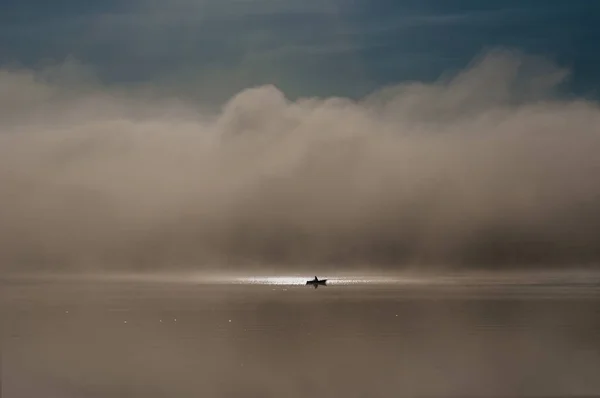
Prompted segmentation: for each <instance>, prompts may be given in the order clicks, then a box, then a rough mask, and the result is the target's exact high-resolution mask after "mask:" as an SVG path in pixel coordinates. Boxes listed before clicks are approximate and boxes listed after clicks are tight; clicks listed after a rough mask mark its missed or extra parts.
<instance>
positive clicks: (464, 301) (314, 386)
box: [1, 278, 600, 398]
mask: <svg viewBox="0 0 600 398" xmlns="http://www.w3.org/2000/svg"><path fill="white" fill-rule="evenodd" d="M304 279H307V278H300V279H298V278H287V279H286V278H280V279H277V278H271V279H269V278H263V279H260V278H254V279H252V278H246V279H244V278H242V279H240V280H239V281H238V282H240V283H214V282H211V283H160V281H145V282H143V283H142V282H135V281H121V282H117V281H92V280H87V281H74V280H71V281H53V282H48V281H45V282H43V281H27V282H25V281H18V282H15V281H4V282H2V293H1V294H2V297H1V298H2V308H1V309H2V320H1V322H2V373H3V374H2V389H3V395H2V397H3V398H5V397H10V398H14V397H49V398H50V397H306V396H319V397H320V396H322V397H416V396H418V397H458V396H460V397H474V396H477V397H499V396H506V397H516V396H531V397H533V396H536V397H539V396H545V397H547V396H556V397H558V396H581V395H593V394H596V393H600V292H599V291H598V288H597V287H596V286H595V285H594V284H592V285H590V284H585V283H579V284H575V285H573V284H568V283H565V281H561V282H555V283H545V284H541V285H539V284H538V285H536V284H531V283H524V284H519V283H516V281H515V280H511V281H510V282H506V281H505V282H504V283H491V284H487V285H486V284H485V283H484V282H482V281H481V280H479V281H478V282H476V283H472V284H471V285H470V286H467V284H460V283H445V284H444V283H441V284H437V285H436V284H432V283H430V284H427V283H422V284H419V283H416V284H415V283H413V284H408V283H407V284H402V283H384V281H379V283H368V282H369V281H368V280H367V279H364V280H362V282H364V283H361V280H360V278H359V279H352V278H346V279H343V280H342V279H340V280H338V281H337V283H336V281H335V280H334V281H332V284H331V285H330V286H327V287H320V288H318V289H313V288H311V287H306V286H301V283H302V282H303V280H304ZM374 281H375V280H374V279H373V280H371V282H374ZM252 282H253V283H252Z"/></svg>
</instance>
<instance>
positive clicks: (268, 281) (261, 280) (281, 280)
mask: <svg viewBox="0 0 600 398" xmlns="http://www.w3.org/2000/svg"><path fill="white" fill-rule="evenodd" d="M306 281H307V278H302V277H297V276H251V277H246V278H236V279H235V282H236V283H241V284H251V285H304V284H305V283H306Z"/></svg>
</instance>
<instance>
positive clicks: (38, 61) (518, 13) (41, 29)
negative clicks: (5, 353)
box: [0, 0, 600, 97]
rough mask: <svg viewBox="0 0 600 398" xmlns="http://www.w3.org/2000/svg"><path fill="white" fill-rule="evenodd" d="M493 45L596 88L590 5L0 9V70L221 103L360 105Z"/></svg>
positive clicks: (7, 4)
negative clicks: (279, 99) (271, 90)
mask: <svg viewBox="0 0 600 398" xmlns="http://www.w3.org/2000/svg"><path fill="white" fill-rule="evenodd" d="M498 46H503V47H510V48H515V49H518V50H521V51H525V52H528V53H532V54H540V55H545V56H548V57H549V58H550V59H552V60H555V61H556V62H558V63H559V64H560V65H562V66H566V67H568V68H569V69H570V70H571V71H572V78H571V81H570V83H569V86H568V87H567V88H568V89H570V90H571V91H573V92H576V93H578V94H588V95H590V94H591V95H595V94H596V93H597V92H599V91H600V90H599V89H600V2H597V1H596V0H504V1H499V0H320V1H318V0H303V1H292V0H172V1H159V0H129V1H124V0H103V1H95V2H87V1H81V0H55V1H47V0H29V1H26V0H0V64H1V65H4V66H5V65H11V66H15V65H19V66H26V67H39V66H40V65H45V64H47V63H49V62H60V61H63V60H64V59H65V57H67V56H69V55H70V56H72V57H74V58H75V59H77V60H79V61H81V62H83V63H84V64H86V65H88V66H91V67H92V68H93V69H94V70H95V71H96V73H97V75H98V76H99V77H100V79H101V80H102V81H104V82H106V83H109V84H122V83H140V82H141V83H146V82H152V83H155V84H160V83H162V84H170V85H173V86H174V87H179V89H181V90H188V91H194V92H197V93H198V92H202V93H207V95H208V94H216V93H219V94H220V95H223V94H224V93H225V94H226V95H229V94H231V93H234V92H237V91H239V90H240V89H242V88H245V87H248V86H252V85H258V84H264V83H274V84H276V85H278V86H279V87H280V88H281V89H282V90H284V91H285V92H286V93H287V94H288V95H290V96H292V97H293V96H297V95H344V96H346V95H347V96H360V95H363V94H365V93H367V92H369V91H371V90H373V89H376V88H378V87H381V86H384V85H387V84H391V83H397V82H400V81H405V80H424V81H431V80H434V79H436V78H438V77H439V76H440V75H441V74H443V73H448V72H452V71H455V70H457V69H460V68H463V67H464V66H465V65H467V64H468V63H469V62H470V61H471V60H472V59H473V58H474V57H475V56H477V55H478V54H480V53H481V52H482V51H485V50H486V49H489V48H494V47H498Z"/></svg>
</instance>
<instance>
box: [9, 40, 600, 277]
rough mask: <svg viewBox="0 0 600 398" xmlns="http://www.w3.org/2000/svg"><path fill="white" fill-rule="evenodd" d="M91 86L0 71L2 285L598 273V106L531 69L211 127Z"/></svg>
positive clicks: (470, 73)
mask: <svg viewBox="0 0 600 398" xmlns="http://www.w3.org/2000/svg"><path fill="white" fill-rule="evenodd" d="M70 62H71V61H70ZM73 65H75V66H73ZM82 70H83V71H84V72H85V73H82V72H81V71H82ZM89 76H91V75H90V74H89V73H88V72H87V71H86V70H85V69H81V68H78V67H77V65H76V64H75V63H73V62H71V63H67V64H66V65H64V66H63V67H61V68H55V69H50V70H45V71H42V72H40V73H38V72H31V71H27V70H15V69H12V70H3V71H1V72H0V186H1V187H2V189H1V190H0V260H1V261H0V263H1V264H2V266H1V267H2V269H3V271H22V270H43V271H44V272H47V271H52V270H55V269H63V268H69V269H85V270H88V271H89V270H90V269H93V270H97V269H104V268H119V269H121V270H128V269H140V268H153V269H170V268H172V267H178V266H179V265H181V264H186V265H187V266H191V267H195V268H198V269H203V268H206V267H211V268H212V267H215V265H214V264H217V265H216V267H223V268H231V267H233V268H236V267H238V268H244V267H247V266H248V264H253V265H257V264H258V265H259V266H260V265H261V264H264V265H267V264H268V265H269V266H275V267H287V266H292V265H293V264H297V263H304V264H306V263H327V264H338V265H337V267H339V268H340V269H343V268H344V267H348V266H350V265H352V264H370V265H371V266H373V267H378V266H386V267H396V268H402V267H403V266H406V265H407V264H411V266H416V267H418V266H419V264H427V263H431V262H435V263H438V264H446V265H448V266H461V265H462V266H472V267H482V268H486V267H488V266H490V265H496V266H498V265H500V266H507V267H509V266H510V265H511V264H513V265H514V264H517V263H518V264H538V263H542V264H549V263H552V264H554V263H557V264H572V263H582V262H591V263H594V262H595V261H596V260H597V259H598V258H600V249H599V248H600V233H599V232H600V216H598V214H600V212H599V211H600V201H599V198H600V185H599V184H597V176H598V175H599V172H600V157H598V156H597V153H598V151H599V150H600V110H599V107H598V104H597V103H595V102H592V101H589V100H584V99H577V98H575V99H560V98H559V97H557V96H555V95H554V94H555V93H554V89H555V88H556V87H557V86H558V85H559V84H560V83H561V82H562V81H563V79H564V78H565V77H567V76H568V75H567V73H566V72H565V71H564V70H562V69H560V68H557V67H556V66H554V65H552V64H550V63H548V62H546V61H544V60H540V59H538V58H535V57H529V56H526V55H523V54H519V53H514V52H511V51H506V50H500V51H494V52H491V53H489V54H486V55H485V56H484V57H481V58H478V59H477V60H475V62H474V63H473V64H472V65H471V66H470V67H469V68H468V69H467V70H465V71H463V72H461V73H460V74H458V75H456V76H453V77H451V78H447V79H444V80H440V81H438V82H435V83H431V84H426V83H407V84H402V85H399V86H396V87H391V88H386V89H384V90H381V91H379V92H377V93H374V94H372V95H370V96H368V97H366V98H363V99H361V100H357V101H355V100H350V99H345V98H301V99H298V100H294V101H292V100H290V99H288V98H286V96H285V94H284V93H282V92H281V91H280V90H278V89H277V88H276V87H274V86H262V87H255V88H250V89H247V90H244V91H242V92H240V93H239V94H237V95H236V96H234V97H233V98H232V99H231V100H230V101H229V102H227V103H226V104H225V105H224V106H223V107H222V109H221V110H220V111H219V112H212V111H208V110H206V109H202V108H201V107H200V106H199V105H198V104H196V103H194V102H192V101H189V100H184V99H177V98H176V97H169V98H166V97H161V96H160V95H155V94H151V92H152V90H132V89H128V88H119V87H112V88H108V87H103V86H102V85H101V84H99V83H98V82H97V81H93V80H90V79H89ZM116 264H118V265H116ZM208 264H211V265H210V266H209V265H208Z"/></svg>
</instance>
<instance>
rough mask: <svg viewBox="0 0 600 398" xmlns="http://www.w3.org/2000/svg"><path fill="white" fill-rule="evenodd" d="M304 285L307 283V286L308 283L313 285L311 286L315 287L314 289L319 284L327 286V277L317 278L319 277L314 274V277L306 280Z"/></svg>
mask: <svg viewBox="0 0 600 398" xmlns="http://www.w3.org/2000/svg"><path fill="white" fill-rule="evenodd" d="M306 285H307V286H308V285H313V286H314V287H315V289H316V288H317V287H319V285H322V286H327V279H321V280H319V278H317V277H316V276H315V279H313V280H310V281H306Z"/></svg>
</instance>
